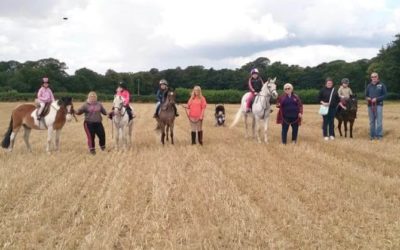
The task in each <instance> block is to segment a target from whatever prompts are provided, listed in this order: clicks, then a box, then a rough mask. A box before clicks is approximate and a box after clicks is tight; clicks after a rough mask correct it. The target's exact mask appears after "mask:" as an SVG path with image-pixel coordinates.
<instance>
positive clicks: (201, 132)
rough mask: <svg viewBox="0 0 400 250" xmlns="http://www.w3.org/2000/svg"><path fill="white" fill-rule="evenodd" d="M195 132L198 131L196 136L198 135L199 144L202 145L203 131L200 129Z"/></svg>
mask: <svg viewBox="0 0 400 250" xmlns="http://www.w3.org/2000/svg"><path fill="white" fill-rule="evenodd" d="M197 133H198V136H199V143H200V145H203V131H202V130H200V131H198V132H197Z"/></svg>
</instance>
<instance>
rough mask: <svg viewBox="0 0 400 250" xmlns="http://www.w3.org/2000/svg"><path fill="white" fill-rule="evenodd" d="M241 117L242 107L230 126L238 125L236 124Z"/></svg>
mask: <svg viewBox="0 0 400 250" xmlns="http://www.w3.org/2000/svg"><path fill="white" fill-rule="evenodd" d="M240 117H242V107H239V110H238V112H237V113H236V115H235V119H234V120H233V122H232V124H231V125H230V126H229V128H233V127H234V126H236V124H237V123H238V122H239V120H240Z"/></svg>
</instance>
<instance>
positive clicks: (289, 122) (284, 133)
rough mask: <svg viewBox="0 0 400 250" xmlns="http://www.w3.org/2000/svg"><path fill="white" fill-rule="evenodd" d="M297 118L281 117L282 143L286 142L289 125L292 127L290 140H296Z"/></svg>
mask: <svg viewBox="0 0 400 250" xmlns="http://www.w3.org/2000/svg"><path fill="white" fill-rule="evenodd" d="M297 119H298V118H297V117H295V118H287V117H286V118H285V117H283V121H282V143H283V144H286V141H287V133H288V131H289V126H291V127H292V142H296V141H297V134H298V131H299V122H298V121H296V120H297Z"/></svg>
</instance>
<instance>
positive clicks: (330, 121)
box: [322, 107, 336, 137]
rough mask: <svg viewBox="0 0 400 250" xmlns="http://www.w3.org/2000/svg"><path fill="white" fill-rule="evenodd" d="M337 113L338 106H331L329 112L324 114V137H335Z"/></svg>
mask: <svg viewBox="0 0 400 250" xmlns="http://www.w3.org/2000/svg"><path fill="white" fill-rule="evenodd" d="M335 114H336V108H335V107H329V111H328V114H327V115H323V116H322V119H323V122H322V134H323V136H324V137H327V136H333V137H335ZM328 132H329V133H328Z"/></svg>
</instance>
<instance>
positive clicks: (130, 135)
mask: <svg viewBox="0 0 400 250" xmlns="http://www.w3.org/2000/svg"><path fill="white" fill-rule="evenodd" d="M128 126H129V132H128V135H129V141H128V143H129V146H131V145H132V128H133V119H132V121H130V122H129V125H128Z"/></svg>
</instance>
